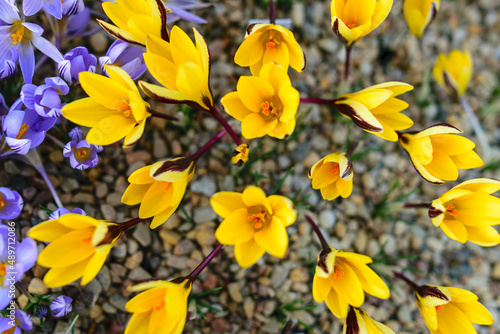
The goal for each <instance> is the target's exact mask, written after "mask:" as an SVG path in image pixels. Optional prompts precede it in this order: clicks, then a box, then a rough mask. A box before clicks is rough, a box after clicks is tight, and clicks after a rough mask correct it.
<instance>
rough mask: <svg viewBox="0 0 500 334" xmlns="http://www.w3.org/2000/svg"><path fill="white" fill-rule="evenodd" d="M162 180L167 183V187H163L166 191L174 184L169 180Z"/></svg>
mask: <svg viewBox="0 0 500 334" xmlns="http://www.w3.org/2000/svg"><path fill="white" fill-rule="evenodd" d="M160 182H161V183H163V184H165V183H166V184H167V185H166V187H165V188H164V189H163V191H165V192H167V191H168V190H169V189H170V187H171V186H172V182H168V181H160Z"/></svg>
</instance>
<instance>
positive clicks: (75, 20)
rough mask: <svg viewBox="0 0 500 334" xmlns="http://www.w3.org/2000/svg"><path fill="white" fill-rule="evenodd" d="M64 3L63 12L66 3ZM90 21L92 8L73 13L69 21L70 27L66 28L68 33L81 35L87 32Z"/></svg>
mask: <svg viewBox="0 0 500 334" xmlns="http://www.w3.org/2000/svg"><path fill="white" fill-rule="evenodd" d="M65 4H66V2H65V3H64V4H63V12H64V5H65ZM89 23H90V9H89V8H85V9H84V10H83V11H82V12H81V13H78V14H76V15H73V16H71V17H70V19H69V22H68V27H67V29H66V35H67V36H70V37H77V36H80V35H81V34H83V33H84V32H85V30H86V29H87V27H88V26H89Z"/></svg>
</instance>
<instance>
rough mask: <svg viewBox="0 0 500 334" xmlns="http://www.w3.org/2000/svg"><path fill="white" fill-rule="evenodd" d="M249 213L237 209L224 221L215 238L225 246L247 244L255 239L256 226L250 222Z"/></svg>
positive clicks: (245, 210)
mask: <svg viewBox="0 0 500 334" xmlns="http://www.w3.org/2000/svg"><path fill="white" fill-rule="evenodd" d="M248 216H249V214H248V211H247V209H245V208H241V209H237V210H235V211H233V212H232V213H231V214H229V215H228V216H227V217H226V219H224V220H223V221H222V223H221V224H220V225H219V227H218V228H217V230H216V231H215V238H216V239H217V241H219V242H220V243H221V244H223V245H236V244H241V243H245V242H247V241H249V240H251V239H253V237H254V226H253V224H252V223H251V222H249V221H248Z"/></svg>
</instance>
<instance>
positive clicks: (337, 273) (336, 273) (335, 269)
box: [333, 265, 344, 279]
mask: <svg viewBox="0 0 500 334" xmlns="http://www.w3.org/2000/svg"><path fill="white" fill-rule="evenodd" d="M342 275H344V272H343V271H341V270H340V268H339V267H338V266H337V265H335V266H334V267H333V276H334V277H335V279H340V278H341V277H342Z"/></svg>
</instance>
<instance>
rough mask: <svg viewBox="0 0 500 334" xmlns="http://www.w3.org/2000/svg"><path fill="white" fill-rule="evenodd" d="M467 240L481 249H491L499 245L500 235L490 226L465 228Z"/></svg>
mask: <svg viewBox="0 0 500 334" xmlns="http://www.w3.org/2000/svg"><path fill="white" fill-rule="evenodd" d="M466 228H467V238H468V239H469V241H470V242H472V243H475V244H477V245H479V246H483V247H493V246H497V245H499V244H500V234H498V231H497V230H495V229H494V228H493V227H491V226H480V227H472V226H467V227H466Z"/></svg>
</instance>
